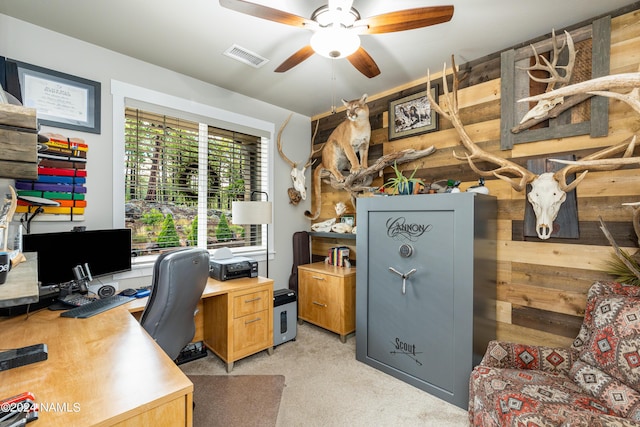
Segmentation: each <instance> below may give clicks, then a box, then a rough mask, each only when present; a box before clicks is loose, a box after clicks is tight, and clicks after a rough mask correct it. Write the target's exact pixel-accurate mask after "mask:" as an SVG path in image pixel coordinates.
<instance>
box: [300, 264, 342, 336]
mask: <svg viewBox="0 0 640 427" xmlns="http://www.w3.org/2000/svg"><path fill="white" fill-rule="evenodd" d="M299 277H300V284H299V286H300V292H299V310H300V315H301V317H304V318H307V319H308V320H310V321H312V322H316V323H317V324H319V325H321V326H324V327H325V328H327V329H330V330H335V329H338V328H339V326H340V313H341V310H342V298H341V293H340V290H341V289H342V287H343V285H342V279H341V278H339V277H335V276H330V275H324V274H321V273H316V272H308V271H305V272H301V274H300V276H299Z"/></svg>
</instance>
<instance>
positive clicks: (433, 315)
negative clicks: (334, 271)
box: [356, 193, 497, 409]
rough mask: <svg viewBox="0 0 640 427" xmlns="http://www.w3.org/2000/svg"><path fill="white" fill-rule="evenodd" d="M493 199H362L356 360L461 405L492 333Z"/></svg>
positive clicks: (440, 196) (472, 196) (435, 196)
mask: <svg viewBox="0 0 640 427" xmlns="http://www.w3.org/2000/svg"><path fill="white" fill-rule="evenodd" d="M496 205H497V203H496V199H495V197H493V196H488V195H484V194H478V193H453V194H430V195H411V196H389V197H368V198H360V199H358V202H357V210H356V212H357V217H356V218H357V222H358V232H357V240H356V251H357V254H358V273H357V275H356V359H357V360H359V361H361V362H363V363H366V364H368V365H370V366H372V367H374V368H376V369H379V370H381V371H383V372H386V373H387V374H390V375H392V376H394V377H396V378H398V379H400V380H402V381H405V382H407V383H409V384H411V385H413V386H415V387H418V388H420V389H422V390H424V391H426V392H428V393H430V394H432V395H434V396H437V397H439V398H441V399H443V400H446V401H447V402H450V403H452V404H454V405H457V406H459V407H461V408H463V409H467V405H468V400H469V374H470V373H471V370H472V369H473V367H474V366H475V365H477V364H478V363H479V362H480V359H481V358H482V355H483V354H484V352H485V350H486V347H487V343H488V342H489V340H491V339H494V338H495V327H496V326H495V313H496V309H495V300H496V268H497V266H496V209H497V206H496Z"/></svg>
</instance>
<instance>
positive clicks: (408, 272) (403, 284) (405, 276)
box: [389, 267, 416, 295]
mask: <svg viewBox="0 0 640 427" xmlns="http://www.w3.org/2000/svg"><path fill="white" fill-rule="evenodd" d="M389 270H390V271H393V272H394V273H396V274H397V275H398V276H400V277H402V295H404V294H405V293H406V292H407V277H409V276H411V275H412V274H413V273H415V272H416V269H415V268H412V269H411V270H409V271H407V272H406V273H401V272H399V271H398V270H396V269H395V268H393V267H389Z"/></svg>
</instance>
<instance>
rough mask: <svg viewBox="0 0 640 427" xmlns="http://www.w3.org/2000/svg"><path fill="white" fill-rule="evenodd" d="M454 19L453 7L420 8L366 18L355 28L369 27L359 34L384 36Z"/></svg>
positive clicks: (355, 25) (357, 23)
mask: <svg viewBox="0 0 640 427" xmlns="http://www.w3.org/2000/svg"><path fill="white" fill-rule="evenodd" d="M452 17H453V6H432V7H418V8H415V9H406V10H398V11H396V12H389V13H383V14H382V15H377V16H371V17H369V18H364V19H361V20H359V21H356V22H355V23H354V24H353V26H354V27H360V26H365V25H366V26H368V28H366V29H364V30H361V31H359V34H383V33H393V32H396V31H406V30H413V29H415V28H422V27H428V26H430V25H436V24H442V23H443V22H447V21H450V20H451V18H452Z"/></svg>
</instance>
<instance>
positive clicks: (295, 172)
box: [278, 114, 319, 205]
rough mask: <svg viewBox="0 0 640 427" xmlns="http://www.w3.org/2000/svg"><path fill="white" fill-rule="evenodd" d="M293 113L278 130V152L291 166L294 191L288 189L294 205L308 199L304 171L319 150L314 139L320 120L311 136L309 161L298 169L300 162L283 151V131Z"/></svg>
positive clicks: (290, 199)
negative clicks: (293, 159)
mask: <svg viewBox="0 0 640 427" xmlns="http://www.w3.org/2000/svg"><path fill="white" fill-rule="evenodd" d="M292 115H293V114H289V117H287V120H285V122H284V123H283V124H282V126H281V127H280V130H279V131H278V153H280V157H282V160H284V161H285V162H287V164H289V166H291V181H292V182H293V190H294V191H292V189H291V188H289V191H288V194H289V202H290V203H292V204H294V205H297V204H298V203H299V202H300V199H302V200H306V199H307V186H306V178H305V176H304V172H305V171H306V170H307V168H308V167H309V166H311V165H312V164H313V160H312V159H313V155H314V154H315V153H316V151H317V150H316V151H314V150H313V141H314V140H315V139H316V134H317V133H318V124H319V121H318V122H317V123H316V130H315V132H314V133H313V137H312V138H311V154H309V158H308V159H307V162H306V163H305V164H304V166H303V167H302V168H301V169H298V164H297V163H296V162H293V161H291V160H289V158H288V157H287V156H285V154H284V153H283V152H282V131H284V128H285V127H286V126H287V124H288V123H289V120H290V119H291V116H292ZM318 150H319V149H318ZM296 193H297V194H296Z"/></svg>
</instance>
